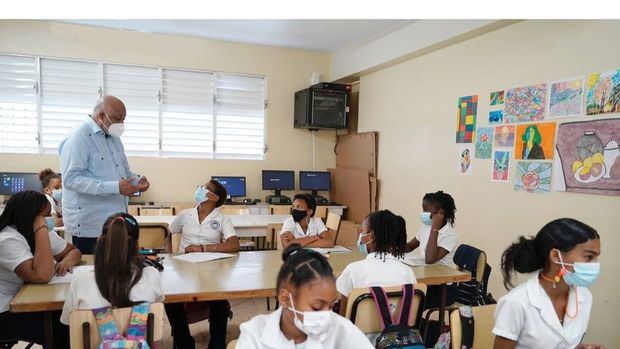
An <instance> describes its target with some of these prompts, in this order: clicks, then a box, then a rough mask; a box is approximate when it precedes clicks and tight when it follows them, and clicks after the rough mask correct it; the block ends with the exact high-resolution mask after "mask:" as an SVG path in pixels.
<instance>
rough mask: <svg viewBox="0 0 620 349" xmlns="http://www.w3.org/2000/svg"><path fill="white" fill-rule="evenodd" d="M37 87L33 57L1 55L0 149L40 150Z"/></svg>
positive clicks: (16, 151) (35, 65)
mask: <svg viewBox="0 0 620 349" xmlns="http://www.w3.org/2000/svg"><path fill="white" fill-rule="evenodd" d="M36 88H37V64H36V59H35V58H34V57H21V56H12V55H0V151H2V152H7V153H8V152H10V153H37V152H39V141H38V134H39V126H38V116H37V91H36Z"/></svg>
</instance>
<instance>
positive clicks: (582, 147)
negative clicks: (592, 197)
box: [553, 118, 620, 195]
mask: <svg viewBox="0 0 620 349" xmlns="http://www.w3.org/2000/svg"><path fill="white" fill-rule="evenodd" d="M557 138H558V139H557V144H556V156H555V158H554V159H555V171H554V178H553V189H555V190H559V191H569V192H576V193H590V194H604V195H620V147H619V146H618V142H620V118H615V119H601V120H593V121H578V122H568V123H563V124H561V125H560V126H559V127H558V136H557Z"/></svg>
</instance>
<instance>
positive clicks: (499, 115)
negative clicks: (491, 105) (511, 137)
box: [489, 110, 504, 125]
mask: <svg viewBox="0 0 620 349" xmlns="http://www.w3.org/2000/svg"><path fill="white" fill-rule="evenodd" d="M502 122H504V111H503V110H491V111H490V112H489V125H493V124H501V123H502Z"/></svg>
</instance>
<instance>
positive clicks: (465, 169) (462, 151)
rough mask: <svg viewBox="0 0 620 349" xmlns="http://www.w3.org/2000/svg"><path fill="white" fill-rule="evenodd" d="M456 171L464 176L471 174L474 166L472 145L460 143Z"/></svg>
mask: <svg viewBox="0 0 620 349" xmlns="http://www.w3.org/2000/svg"><path fill="white" fill-rule="evenodd" d="M457 155H458V161H457V171H458V172H459V173H460V174H462V175H466V176H471V174H472V170H473V167H474V145H473V144H461V145H459V150H458V154H457Z"/></svg>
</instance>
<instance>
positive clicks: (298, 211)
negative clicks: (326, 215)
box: [280, 194, 334, 248]
mask: <svg viewBox="0 0 620 349" xmlns="http://www.w3.org/2000/svg"><path fill="white" fill-rule="evenodd" d="M315 212H316V200H315V199H314V197H313V196H312V195H310V194H297V195H295V197H294V198H293V206H292V207H291V217H289V218H287V219H286V220H285V221H284V224H283V225H282V230H281V231H280V241H281V242H282V247H284V248H286V247H288V245H290V244H293V243H295V244H300V245H301V246H302V247H334V239H333V238H332V234H331V233H330V232H329V230H327V228H326V227H325V224H324V223H323V221H322V220H321V219H320V218H315V217H314V213H315Z"/></svg>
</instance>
